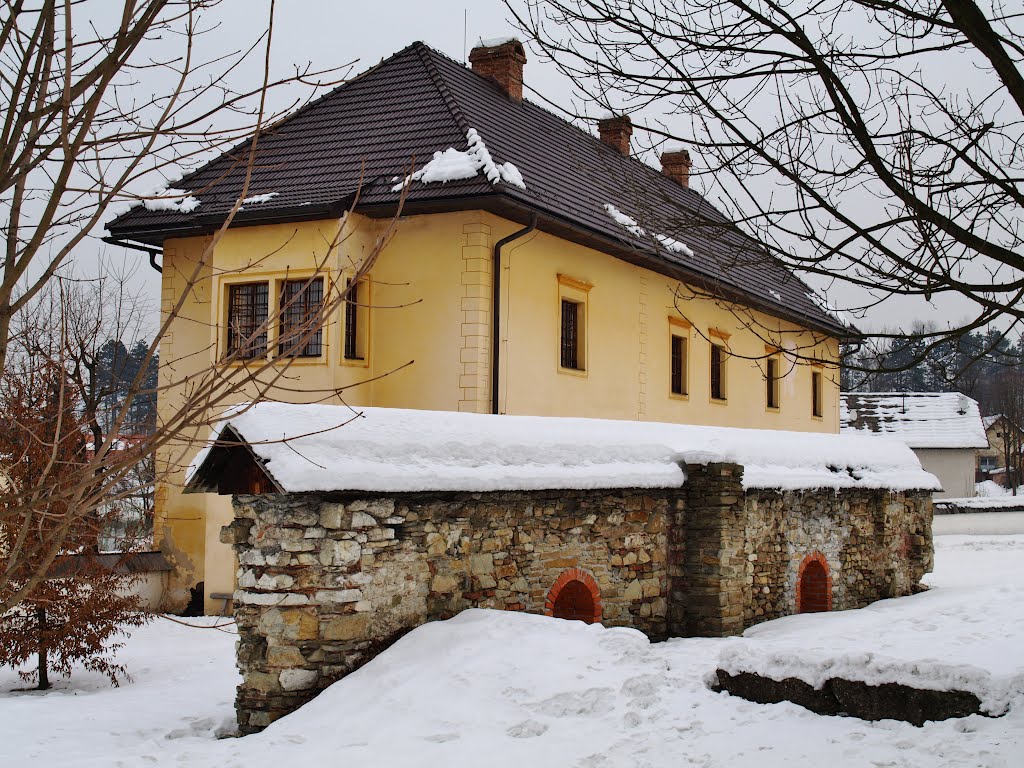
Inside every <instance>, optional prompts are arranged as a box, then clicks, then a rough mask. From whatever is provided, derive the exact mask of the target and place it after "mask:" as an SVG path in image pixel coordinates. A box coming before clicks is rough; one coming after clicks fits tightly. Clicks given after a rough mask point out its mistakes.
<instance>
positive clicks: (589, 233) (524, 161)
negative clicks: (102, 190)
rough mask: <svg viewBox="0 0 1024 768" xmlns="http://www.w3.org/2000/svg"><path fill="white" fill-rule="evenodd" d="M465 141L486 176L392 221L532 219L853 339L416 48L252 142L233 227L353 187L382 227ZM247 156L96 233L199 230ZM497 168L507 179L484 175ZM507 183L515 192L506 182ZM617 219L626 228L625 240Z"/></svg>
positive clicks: (615, 168)
mask: <svg viewBox="0 0 1024 768" xmlns="http://www.w3.org/2000/svg"><path fill="white" fill-rule="evenodd" d="M471 130H475V131H476V132H477V134H478V137H479V139H480V140H481V142H482V144H483V145H484V147H485V152H487V157H486V158H485V159H486V160H487V167H486V168H485V169H484V173H475V174H474V175H472V176H470V177H469V178H454V179H452V180H449V181H446V182H444V183H442V182H436V181H435V182H432V183H425V182H424V181H422V180H421V181H414V182H412V183H411V185H410V189H409V195H408V199H407V201H406V207H405V209H404V210H405V212H406V213H417V212H428V211H432V210H434V211H436V210H445V209H447V210H454V209H467V208H483V209H489V210H495V211H496V212H500V213H501V214H502V215H506V216H508V217H510V218H513V219H518V220H525V218H524V217H526V216H527V213H526V212H527V211H534V212H537V213H538V214H539V215H540V216H541V222H540V225H539V226H540V228H541V229H543V230H546V231H551V232H554V233H556V234H559V235H560V236H563V237H567V238H569V239H577V240H579V241H580V242H587V239H588V238H589V239H590V240H591V241H593V242H588V244H591V245H593V246H594V247H598V248H601V249H602V250H606V251H609V252H614V251H615V249H619V250H620V251H621V253H616V255H621V256H623V257H625V258H630V254H632V255H633V257H634V258H637V259H638V260H640V261H644V260H647V261H650V262H651V263H650V264H647V263H646V261H644V263H645V266H651V268H652V269H657V270H659V271H663V272H665V273H666V274H672V275H673V276H675V277H679V278H680V279H686V280H688V281H690V282H693V283H695V284H700V285H703V286H704V287H705V288H706V289H708V290H714V291H716V292H717V293H721V294H724V295H726V296H727V297H728V296H732V297H733V298H739V299H742V300H743V301H744V303H747V304H750V305H752V306H755V307H760V308H762V309H765V310H767V311H769V312H770V313H771V314H774V315H777V316H780V317H785V318H789V319H791V320H795V321H797V322H798V323H800V324H802V325H806V326H808V327H812V328H816V329H818V330H823V331H825V332H827V333H829V334H831V335H839V336H843V335H849V333H850V332H851V331H850V329H848V328H847V327H846V326H844V325H843V324H842V323H840V322H839V321H838V320H837V319H836V318H834V317H833V316H832V315H831V314H830V313H829V312H828V311H826V310H825V309H823V308H822V307H821V306H820V305H819V303H818V299H816V298H815V297H814V296H813V292H812V291H811V289H810V288H808V287H807V285H805V284H804V283H803V282H802V281H801V280H799V279H798V278H797V277H795V276H794V275H793V274H791V273H790V272H789V271H788V270H787V269H786V268H785V267H783V266H782V265H781V264H780V263H778V262H777V261H775V260H773V259H771V258H769V257H768V256H767V255H766V254H765V253H764V252H763V250H762V249H760V247H759V246H757V245H756V244H755V243H754V241H753V240H751V239H750V238H748V237H746V236H745V235H743V234H742V233H740V232H739V230H737V229H736V227H735V226H733V225H732V224H731V223H730V222H729V221H728V219H726V217H725V216H723V215H722V214H721V213H720V212H719V211H718V210H716V209H715V208H714V207H713V206H712V205H711V204H710V203H708V201H707V200H705V199H704V198H703V197H702V196H701V195H700V194H698V193H697V192H696V191H695V190H693V189H689V188H686V187H683V186H682V185H680V184H678V183H677V182H675V181H673V180H671V179H669V178H667V177H666V176H664V175H662V174H660V173H658V172H657V171H656V170H654V169H653V168H651V167H650V166H648V165H646V164H645V163H643V162H641V161H639V160H637V159H635V158H630V157H626V156H624V155H622V154H621V153H620V152H618V151H616V150H614V149H612V148H611V147H608V146H606V145H605V144H604V143H602V142H601V141H600V140H598V139H597V138H595V137H594V136H592V135H590V134H589V133H587V132H586V131H583V130H581V129H580V128H578V127H576V126H574V125H572V124H570V123H568V122H566V121H565V120H563V119H561V118H560V117H557V116H556V115H554V114H552V113H551V112H548V111H547V110H545V109H542V108H541V107H539V106H537V105H535V104H532V103H530V102H528V101H523V102H521V103H520V102H515V101H513V100H512V99H510V98H509V97H508V96H507V95H506V94H505V93H504V92H503V91H502V90H501V89H500V88H499V87H498V86H497V85H496V84H495V83H493V82H492V81H490V80H488V79H485V78H484V77H482V76H480V75H478V74H477V73H475V72H473V71H472V70H471V69H468V68H466V67H465V66H463V65H462V64H459V63H457V62H455V61H453V60H451V59H449V58H448V57H447V56H445V55H444V54H441V53H439V52H438V51H435V50H433V49H431V48H429V47H427V46H426V45H424V44H423V43H413V44H412V45H410V46H409V47H407V48H405V49H404V50H402V51H400V52H399V53H396V54H395V55H394V56H392V57H391V58H389V59H387V60H385V61H383V62H382V63H381V64H379V65H377V66H376V67H374V68H372V69H370V70H368V71H367V72H365V73H363V74H362V75H360V76H358V77H356V78H354V79H352V80H351V81H349V82H348V83H346V84H345V85H342V86H341V87H339V88H337V89H335V90H334V91H331V92H330V93H328V94H327V95H325V96H323V97H321V98H320V99H318V100H316V101H314V102H312V103H310V104H309V105H307V106H305V107H303V108H301V109H299V110H297V111H296V112H295V113H294V114H293V115H291V116H290V117H288V118H287V119H285V120H283V121H281V122H280V123H278V124H277V125H275V126H272V127H271V128H270V129H268V130H267V132H266V133H264V134H262V135H261V136H260V138H259V143H258V145H257V147H258V153H257V154H258V157H257V161H256V167H255V168H254V169H253V175H252V182H251V184H250V187H249V190H248V193H247V194H248V196H249V197H251V198H256V199H257V200H258V201H257V202H252V203H249V204H246V205H245V206H244V210H243V211H241V212H240V213H239V214H238V216H237V217H236V219H235V223H236V224H238V225H243V224H246V223H248V224H254V223H270V222H274V221H296V220H311V219H317V218H325V217H327V216H337V215H340V214H341V212H343V211H344V210H345V209H346V208H347V207H348V206H349V205H350V204H351V202H352V200H353V198H354V196H355V194H356V192H357V190H359V187H360V183H361V184H362V189H361V190H359V206H358V210H360V211H363V212H366V213H369V214H371V215H390V213H393V211H394V210H395V206H396V205H397V202H398V198H399V193H398V192H397V191H395V189H396V182H398V183H399V184H398V186H399V187H400V182H401V181H402V179H404V178H405V176H406V175H407V174H408V173H409V172H410V171H412V170H414V169H419V168H422V166H423V165H424V163H426V162H427V161H429V160H430V158H431V157H432V156H433V155H434V153H435V152H445V151H446V150H448V149H452V150H454V151H457V152H458V153H460V154H466V153H467V151H469V152H470V153H471V152H473V151H474V150H475V146H476V145H475V144H474V145H473V146H471V145H470V142H471V139H473V136H472V134H471V133H470V132H471ZM248 146H249V145H248V144H247V143H246V144H243V145H241V146H239V147H236V148H235V149H234V150H232V151H231V152H229V153H226V154H224V155H222V156H221V157H219V158H218V159H216V160H214V161H213V162H211V163H209V164H207V165H206V166H204V167H202V168H200V169H198V170H197V171H195V172H193V173H191V174H189V175H187V176H185V177H184V178H183V179H181V180H180V181H178V182H175V184H174V186H175V187H178V188H180V189H181V190H184V191H186V192H188V193H189V194H190V195H194V197H195V198H196V199H197V200H198V201H199V202H198V205H197V206H195V207H194V208H193V206H192V205H186V206H183V207H182V208H184V209H188V210H189V211H190V212H188V213H184V212H182V210H174V209H171V210H167V209H166V207H161V206H154V207H157V208H159V209H158V210H149V209H147V208H146V207H144V206H137V207H135V208H133V209H132V210H130V211H129V212H127V213H125V214H123V215H121V216H119V217H118V218H117V219H115V220H114V221H112V222H110V223H109V224H108V225H107V228H108V229H109V231H110V232H111V234H112V235H114V236H115V237H122V238H132V239H135V240H138V241H141V242H147V243H151V244H160V243H162V242H163V240H164V239H165V238H167V237H175V236H185V235H192V234H201V233H204V232H210V231H212V230H213V228H214V227H215V226H216V225H217V224H219V222H220V221H222V220H223V217H224V215H225V214H226V212H227V211H228V210H229V209H230V207H231V205H233V204H234V202H235V201H236V200H237V199H238V195H239V192H240V190H241V186H242V179H243V177H244V172H245V162H246V159H247V150H248ZM414 159H415V168H414V167H413V166H412V163H413V160H414ZM491 161H493V162H491ZM507 163H511V164H512V166H514V168H512V169H511V171H515V172H516V173H511V172H510V173H505V172H502V173H501V174H498V173H497V172H496V171H497V167H498V166H501V167H502V171H504V170H506V168H505V165H506V164H507ZM488 172H489V173H490V175H491V178H492V179H493V181H492V180H489V179H488V178H487V177H486V174H487V173H488ZM456 175H458V174H456ZM520 175H521V178H522V181H523V184H524V185H525V188H521V187H520V186H518V184H517V181H518V177H519V176H520ZM193 205H194V201H193ZM609 206H612V207H611V208H610V207H609ZM617 214H625V216H626V217H628V218H623V217H622V215H617ZM629 219H631V220H633V221H634V223H636V224H638V225H639V226H638V227H633V228H632V230H631V228H630V226H629V225H628V223H625V222H628V220H629Z"/></svg>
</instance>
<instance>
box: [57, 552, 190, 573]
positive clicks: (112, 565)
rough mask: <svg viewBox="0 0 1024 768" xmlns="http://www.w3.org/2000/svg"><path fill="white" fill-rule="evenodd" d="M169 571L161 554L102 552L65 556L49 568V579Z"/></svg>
mask: <svg viewBox="0 0 1024 768" xmlns="http://www.w3.org/2000/svg"><path fill="white" fill-rule="evenodd" d="M169 570H171V565H170V563H168V562H167V558H166V557H164V555H163V553H162V552H103V553H100V554H93V553H89V554H82V555H65V556H63V557H60V558H58V559H57V560H55V561H54V562H53V565H52V566H50V572H49V577H50V578H51V579H66V578H70V577H72V576H77V575H78V574H83V573H84V574H90V573H102V572H105V573H116V574H129V573H160V572H162V571H169Z"/></svg>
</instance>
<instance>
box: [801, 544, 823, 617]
mask: <svg viewBox="0 0 1024 768" xmlns="http://www.w3.org/2000/svg"><path fill="white" fill-rule="evenodd" d="M831 610H832V576H831V574H830V573H829V568H828V561H827V560H826V559H825V556H824V555H823V554H821V553H820V552H814V553H812V554H810V555H808V556H807V557H805V558H804V561H803V562H802V563H801V564H800V572H799V574H798V575H797V579H796V612H797V613H820V612H822V611H831Z"/></svg>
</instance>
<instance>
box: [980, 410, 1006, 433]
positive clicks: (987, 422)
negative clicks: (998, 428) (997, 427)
mask: <svg viewBox="0 0 1024 768" xmlns="http://www.w3.org/2000/svg"><path fill="white" fill-rule="evenodd" d="M1001 418H1003V415H1002V414H1001V413H995V414H993V415H991V416H982V417H981V424H982V426H983V427H985V429H986V430H988V429H989V427H991V426H992V425H993V424H995V423H996V422H997V421H999V420H1000V419H1001Z"/></svg>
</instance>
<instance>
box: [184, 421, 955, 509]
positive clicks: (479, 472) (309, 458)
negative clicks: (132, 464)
mask: <svg viewBox="0 0 1024 768" xmlns="http://www.w3.org/2000/svg"><path fill="white" fill-rule="evenodd" d="M228 427H230V432H233V433H234V434H236V435H237V436H238V437H239V438H241V440H242V441H244V443H245V445H247V446H248V448H249V450H251V451H252V453H253V454H254V455H255V457H256V458H257V459H258V460H259V461H260V462H261V464H262V465H263V468H264V470H265V471H266V472H267V474H268V475H269V476H270V477H271V478H272V479H273V480H274V482H275V483H276V484H277V485H278V487H279V488H281V490H283V491H286V492H303V491H341V490H360V491H381V492H411V491H478V492H482V491H497V490H539V489H588V488H672V487H679V486H682V485H683V484H684V482H685V481H686V477H685V473H684V471H683V469H682V468H681V467H680V463H681V462H682V463H689V464H708V463H713V462H733V463H736V464H739V465H741V466H742V467H743V470H744V472H743V485H744V487H745V488H778V489H781V490H797V489H811V488H833V489H840V488H884V489H890V490H894V491H898V490H910V489H921V490H937V489H938V488H939V487H940V486H939V482H938V480H936V478H935V477H934V476H933V475H931V474H929V473H927V472H925V471H924V470H923V469H921V464H920V462H919V461H918V459H917V457H916V456H915V455H914V453H913V452H912V451H911V450H910V449H908V448H907V447H906V446H905V445H904V444H903V443H901V442H899V441H895V440H893V441H881V440H879V439H877V438H867V437H857V436H845V435H834V434H833V435H830V434H814V433H806V432H781V431H774V430H754V429H732V428H723V427H699V426H691V425H682V424H664V423H658V422H638V421H615V420H605V419H577V418H559V417H547V416H490V415H481V414H469V413H450V412H444V411H413V410H400V409H391V408H360V409H358V410H352V409H350V408H347V407H344V406H334V405H291V404H284V403H266V402H265V403H258V404H255V405H246V406H239V407H238V408H236V409H234V410H233V411H229V412H228V413H227V414H226V416H225V418H224V419H223V420H222V421H221V422H220V425H219V429H218V435H219V434H221V433H223V432H224V431H225V430H226V429H228ZM223 444H224V443H221V445H223ZM212 447H214V448H215V447H216V446H215V445H214V446H212ZM210 450H211V447H207V448H204V449H203V450H202V451H201V452H200V453H199V455H197V456H196V458H195V459H194V460H193V462H192V465H191V466H190V467H189V470H188V473H187V476H186V477H187V483H188V485H189V488H190V489H192V490H196V489H197V488H199V487H200V486H201V478H200V477H199V475H200V474H201V473H200V472H199V470H200V468H201V467H202V466H203V464H204V462H205V461H206V460H207V458H208V456H209V455H210Z"/></svg>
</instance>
